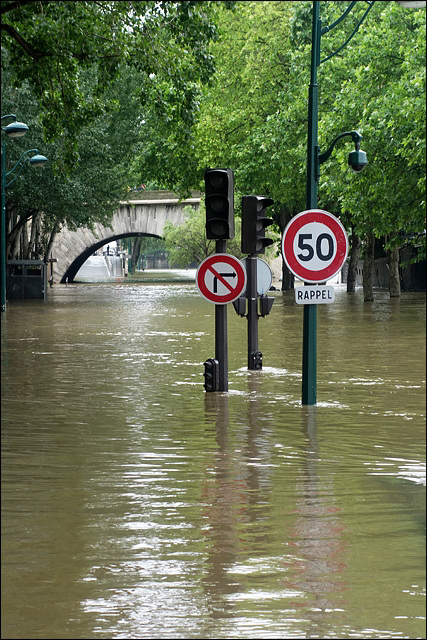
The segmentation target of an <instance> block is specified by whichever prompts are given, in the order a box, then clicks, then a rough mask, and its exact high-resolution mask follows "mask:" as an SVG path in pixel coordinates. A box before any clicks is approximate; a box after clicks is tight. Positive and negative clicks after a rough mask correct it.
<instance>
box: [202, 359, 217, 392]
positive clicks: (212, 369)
mask: <svg viewBox="0 0 427 640" xmlns="http://www.w3.org/2000/svg"><path fill="white" fill-rule="evenodd" d="M204 367H205V372H204V374H203V375H204V378H205V384H204V385H203V386H204V388H205V391H217V390H218V388H219V362H218V360H215V359H214V358H208V359H207V360H206V362H205V363H204Z"/></svg>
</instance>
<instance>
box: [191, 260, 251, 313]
mask: <svg viewBox="0 0 427 640" xmlns="http://www.w3.org/2000/svg"><path fill="white" fill-rule="evenodd" d="M215 262H225V263H226V264H229V265H230V266H231V267H233V269H234V270H235V272H236V275H237V283H238V285H237V286H236V287H235V288H234V289H233V290H232V291H230V293H228V294H226V295H223V296H217V295H215V294H214V293H212V291H210V290H209V289H208V288H207V286H206V284H205V275H206V271H207V270H208V269H209V267H210V265H211V264H212V263H215ZM239 271H240V274H239ZM196 284H197V287H198V289H199V291H200V293H201V295H202V296H203V297H204V298H206V300H209V302H214V303H215V304H228V303H229V302H233V300H236V299H237V298H238V297H239V296H240V294H241V293H242V291H243V289H244V288H245V286H246V271H245V268H244V266H243V265H242V263H241V262H240V260H238V259H237V258H235V257H234V256H231V255H229V254H228V253H215V254H214V255H212V256H208V257H207V258H205V259H204V260H203V262H201V263H200V265H199V268H198V269H197V273H196ZM236 292H237V293H236Z"/></svg>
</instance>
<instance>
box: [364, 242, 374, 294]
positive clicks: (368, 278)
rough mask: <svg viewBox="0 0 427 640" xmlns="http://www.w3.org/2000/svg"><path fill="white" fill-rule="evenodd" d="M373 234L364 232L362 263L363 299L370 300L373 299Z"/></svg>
mask: <svg viewBox="0 0 427 640" xmlns="http://www.w3.org/2000/svg"><path fill="white" fill-rule="evenodd" d="M374 248H375V236H374V234H373V233H367V234H366V247H365V260H364V263H363V299H364V300H365V302H372V300H373V299H374V285H373V271H374Z"/></svg>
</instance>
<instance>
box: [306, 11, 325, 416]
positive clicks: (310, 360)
mask: <svg viewBox="0 0 427 640" xmlns="http://www.w3.org/2000/svg"><path fill="white" fill-rule="evenodd" d="M320 34H321V21H320V18H319V2H318V1H316V0H315V1H314V2H313V26H312V38H311V75H310V86H309V91H308V141H307V183H306V184H307V187H306V205H307V209H314V208H315V207H317V181H318V169H319V165H318V155H319V146H318V87H317V67H318V66H319V64H320ZM316 350H317V308H316V305H314V304H308V305H304V323H303V346H302V404H307V405H311V404H316V368H317V362H316V359H317V353H316Z"/></svg>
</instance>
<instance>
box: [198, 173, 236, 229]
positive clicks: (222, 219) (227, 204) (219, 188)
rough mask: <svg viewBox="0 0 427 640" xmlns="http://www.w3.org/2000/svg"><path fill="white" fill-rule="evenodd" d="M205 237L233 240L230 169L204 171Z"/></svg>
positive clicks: (232, 183)
mask: <svg viewBox="0 0 427 640" xmlns="http://www.w3.org/2000/svg"><path fill="white" fill-rule="evenodd" d="M205 195H206V237H207V238H208V239H209V240H230V239H231V238H234V173H233V171H232V169H207V170H206V171H205Z"/></svg>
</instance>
